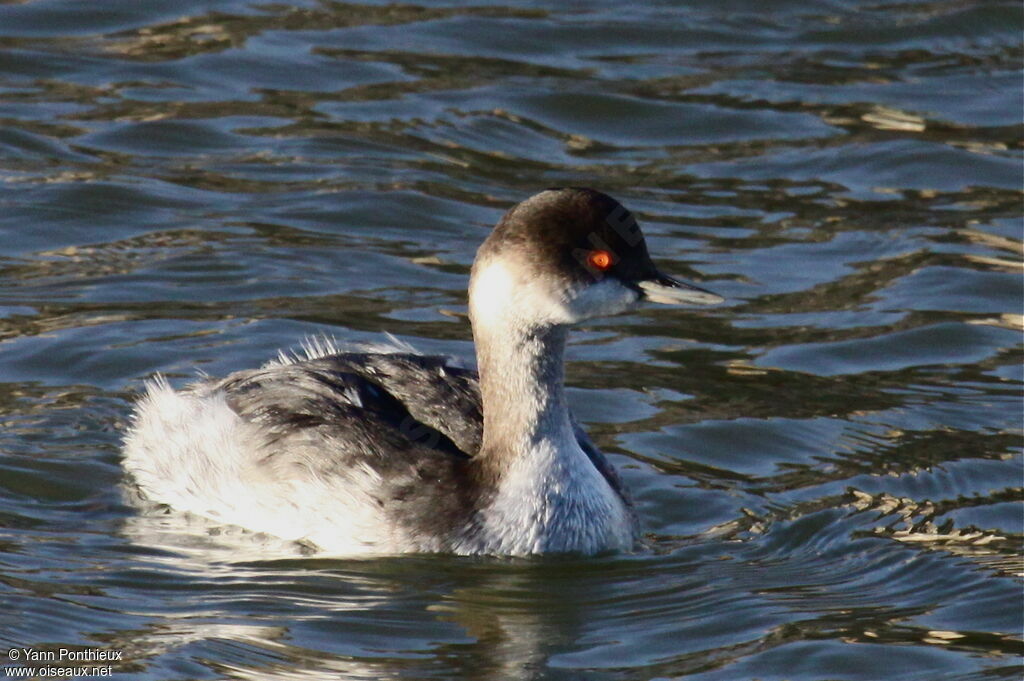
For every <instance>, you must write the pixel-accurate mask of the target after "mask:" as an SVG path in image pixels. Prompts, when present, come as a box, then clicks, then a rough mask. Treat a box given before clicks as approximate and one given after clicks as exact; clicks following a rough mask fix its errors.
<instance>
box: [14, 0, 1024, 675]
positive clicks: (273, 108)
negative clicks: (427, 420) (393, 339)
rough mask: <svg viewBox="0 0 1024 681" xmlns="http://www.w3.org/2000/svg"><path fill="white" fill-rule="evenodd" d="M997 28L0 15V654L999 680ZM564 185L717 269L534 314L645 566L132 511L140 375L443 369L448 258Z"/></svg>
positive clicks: (326, 666)
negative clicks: (287, 551)
mask: <svg viewBox="0 0 1024 681" xmlns="http://www.w3.org/2000/svg"><path fill="white" fill-rule="evenodd" d="M1021 25H1022V21H1021V10H1020V7H1019V6H1018V5H1017V4H1016V3H1010V2H969V1H966V0H942V1H934V2H916V1H912V2H903V3H881V2H878V1H877V0H874V1H857V2H855V1H853V0H829V1H824V0H819V1H816V2H789V1H786V0H778V1H775V2H771V3H760V4H755V3H745V2H735V1H726V2H718V3H697V2H688V3H674V2H662V3H646V4H643V5H636V4H628V5H626V4H623V3H620V2H615V3H613V2H607V3H570V4H563V3H557V2H533V3H517V4H515V5H508V6H506V5H502V4H500V3H496V2H489V1H488V0H481V1H480V2H479V3H476V4H465V3H456V4H453V3H448V4H444V3H428V4H424V5H383V4H379V3H372V4H360V5H350V4H344V3H338V2H326V1H324V2H312V1H311V2H296V1H293V0H289V1H287V2H280V3H270V4H258V3H247V2H242V1H240V0H233V1H224V2H198V1H191V2H189V1H184V2H175V3H158V2H138V1H137V0H104V1H103V2H102V3H82V2H74V1H73V0H64V1H63V2H61V1H57V0H35V1H26V2H5V3H3V4H0V47H2V50H0V178H2V180H3V182H2V184H0V210H2V213H0V233H2V237H3V238H2V240H0V338H2V344H0V353H2V354H0V372H2V373H0V380H2V390H0V422H2V430H0V603H2V604H3V607H2V609H0V651H4V650H7V649H8V648H12V647H13V648H16V649H19V650H20V649H29V648H31V649H33V650H35V651H44V652H46V651H57V650H59V649H60V648H62V647H63V648H68V649H72V650H75V651H119V652H120V653H122V656H123V659H122V660H121V661H117V662H114V663H112V664H111V665H110V666H111V668H112V669H111V671H112V672H113V673H114V675H115V677H117V678H124V679H185V678H188V679H221V678H232V679H239V678H250V679H265V678H283V679H306V678H308V679H322V678H338V677H343V678H357V679H358V678H365V679H395V678H399V679H426V678H436V679H451V678H458V679H463V678H466V679H472V678H476V679H504V678H508V679H519V678H522V679H533V678H536V679H593V680H620V679H622V680H624V679H650V678H687V679H700V680H711V679H722V680H732V679H751V678H758V679H764V680H767V679H778V680H782V679H789V680H814V679H843V680H846V679H851V680H852V679H870V680H876V679H877V680H882V679H884V680H891V679H913V680H920V681H935V680H950V679H957V680H967V679H971V680H979V681H980V680H982V679H984V680H991V679H1017V678H1020V675H1021V673H1022V668H1021V653H1022V650H1024V646H1022V643H1021V629H1022V613H1021V610H1022V608H1021V591H1020V582H1019V575H1020V574H1021V568H1022V565H1021V537H1022V533H1024V528H1022V522H1024V520H1022V519H1024V515H1022V512H1021V503H1020V502H1021V498H1022V491H1021V487H1022V457H1021V451H1022V448H1021V445H1022V442H1021V383H1022V380H1024V378H1022V375H1021V373H1022V372H1021V360H1022V353H1021V345H1020V341H1021V323H1022V322H1021V316H1020V315H1021V312H1022V309H1021V307H1022V283H1021V282H1022V279H1021V253H1022V251H1021V248H1022V246H1021V225H1022V222H1021V216H1022V196H1021V186H1022V163H1021V160H1022V158H1021V157H1022V153H1021V152H1022V143H1021V137H1022V136H1021V131H1022V121H1021V111H1022V88H1021V85H1022V80H1021V66H1022V63H1021V62H1022V56H1024V52H1022V49H1021V46H1020V30H1021ZM564 184H583V185H590V186H594V187H597V188H600V189H602V190H604V191H607V192H608V193H611V194H613V195H614V196H616V197H618V198H619V199H621V200H622V201H623V202H624V203H625V204H626V205H627V206H629V207H631V208H632V209H633V210H634V211H636V212H637V213H638V214H639V216H640V218H641V220H642V222H643V224H644V226H645V229H646V231H647V233H648V235H649V242H650V245H651V250H652V252H653V253H654V254H655V255H656V258H657V259H658V261H659V263H660V264H661V265H662V266H663V267H664V268H665V269H666V270H667V271H670V272H674V273H677V274H680V275H683V276H686V277H688V278H691V279H693V280H696V281H698V282H700V283H702V284H703V285H705V286H707V287H709V288H711V289H713V290H715V291H716V292H718V293H721V294H722V295H724V296H727V297H728V303H727V304H726V305H723V306H719V307H716V308H712V309H701V310H693V311H680V310H670V309H658V310H653V309H652V310H648V311H642V312H638V313H636V314H633V315H630V316H625V317H619V318H615V319H609V320H601V321H598V322H594V323H591V324H588V325H587V326H586V327H584V328H582V329H580V330H579V331H578V332H577V333H576V334H575V336H574V338H573V343H572V346H571V348H570V359H571V361H570V365H569V382H570V384H571V386H572V390H571V397H572V399H573V401H574V405H575V409H576V411H577V414H578V415H579V416H580V418H581V419H582V420H583V421H585V422H586V424H587V426H588V429H589V430H590V432H591V433H592V434H593V436H594V437H595V439H596V440H597V441H598V443H599V444H600V445H601V446H602V447H603V448H604V449H605V450H606V451H608V452H610V456H611V457H612V458H613V460H614V463H615V464H616V465H617V466H618V468H619V469H620V471H621V472H622V474H623V476H624V477H625V479H626V481H627V482H628V484H629V486H630V488H631V489H632V491H633V494H634V496H635V498H636V500H637V504H638V507H639V510H640V513H641V515H642V517H643V519H644V524H645V530H646V532H647V543H648V544H649V546H648V548H647V549H645V550H643V551H640V552H638V553H637V554H635V555H626V556H607V557H600V558H596V559H587V560H582V559H576V558H557V559H543V560H541V559H537V560H498V559H457V558H451V557H445V556H418V557H404V558H393V559H381V560H358V561H356V560H352V561H347V560H334V559H330V560H328V559H325V558H321V557H317V556H306V557H303V556H295V557H292V558H288V559H278V558H273V555H274V554H273V553H272V551H271V549H272V548H273V547H272V544H273V541H272V539H270V538H266V537H251V536H237V533H233V532H229V531H225V532H220V533H218V532H216V531H212V530H211V529H210V528H208V527H205V526H202V525H201V524H198V523H195V522H190V521H188V519H183V518H181V517H178V516H175V515H173V514H170V515H160V514H152V513H151V514H145V513H140V512H139V511H138V510H136V508H135V507H133V506H132V505H131V504H130V503H129V502H128V501H127V500H126V497H125V494H124V488H123V482H124V480H123V475H122V473H121V471H120V467H119V453H118V451H119V441H120V437H121V432H122V430H123V428H124V426H125V423H126V420H127V418H128V414H129V413H130V405H131V402H132V399H133V396H134V395H135V394H136V393H137V391H138V390H139V388H140V387H141V385H142V381H143V380H144V379H145V378H146V377H148V376H151V375H152V374H153V373H154V372H163V373H166V374H167V375H169V376H170V378H171V380H172V381H173V382H175V383H178V384H180V383H184V382H187V381H188V380H189V379H190V378H193V377H194V376H195V375H196V371H197V370H202V371H206V372H208V373H210V374H212V375H222V374H224V373H226V372H228V371H231V370H234V369H239V368H243V367H250V366H254V365H256V364H259V363H261V362H262V361H264V360H265V359H266V358H268V357H271V356H273V355H274V354H275V353H276V351H277V349H278V348H281V347H288V346H295V345H297V344H298V343H299V342H300V341H301V340H302V338H303V337H304V336H307V335H313V334H320V333H325V334H328V335H333V336H336V337H338V338H339V339H342V340H350V341H366V340H373V339H376V338H379V334H380V333H381V332H382V331H384V330H388V331H390V332H392V333H394V334H396V335H397V336H398V337H399V338H401V339H403V340H406V341H410V342H412V343H414V344H416V345H417V346H419V347H420V348H421V349H423V350H424V351H429V352H445V353H451V354H454V355H457V356H460V357H464V358H465V357H470V356H471V353H472V346H471V344H470V335H469V327H468V325H467V323H466V321H465V319H464V317H463V316H462V314H463V313H464V312H465V293H464V287H465V283H466V275H467V273H468V266H469V264H470V262H471V260H472V256H473V252H474V249H475V247H476V245H477V244H478V243H479V241H480V240H481V239H482V238H483V237H484V236H485V235H486V233H487V230H488V228H489V226H490V225H491V224H493V222H494V221H495V220H496V219H497V217H498V216H499V215H500V214H501V212H502V211H503V210H504V209H505V208H507V207H508V206H509V205H511V204H512V203H514V202H516V201H519V200H521V199H523V198H525V197H526V196H528V195H530V194H532V193H534V192H535V191H537V190H538V189H541V188H544V187H547V186H553V185H564ZM246 547H247V548H246ZM4 664H5V665H6V666H7V668H8V669H26V668H28V667H33V665H28V667H26V663H25V661H24V660H20V661H15V660H12V659H8V660H4ZM19 665H20V666H19ZM36 666H38V663H36ZM33 668H34V667H33Z"/></svg>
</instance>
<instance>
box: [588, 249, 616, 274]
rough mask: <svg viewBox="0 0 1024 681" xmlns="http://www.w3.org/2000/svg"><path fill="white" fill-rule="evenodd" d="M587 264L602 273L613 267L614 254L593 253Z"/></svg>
mask: <svg viewBox="0 0 1024 681" xmlns="http://www.w3.org/2000/svg"><path fill="white" fill-rule="evenodd" d="M587 262H588V263H590V266H591V267H593V268H594V269H595V270H601V271H602V272H603V271H605V270H606V269H608V268H609V267H611V266H612V254H611V253H609V252H608V251H591V252H590V254H589V255H587Z"/></svg>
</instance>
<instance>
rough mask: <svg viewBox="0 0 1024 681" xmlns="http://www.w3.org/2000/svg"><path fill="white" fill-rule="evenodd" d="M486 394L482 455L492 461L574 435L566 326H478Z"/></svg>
mask: <svg viewBox="0 0 1024 681" xmlns="http://www.w3.org/2000/svg"><path fill="white" fill-rule="evenodd" d="M473 335H474V338H475V341H476V350H477V361H478V364H479V369H480V391H481V395H482V398H483V412H484V433H483V446H482V448H481V456H482V457H483V458H485V459H487V460H488V463H489V464H497V465H498V467H499V468H500V467H501V464H500V463H499V460H502V461H506V462H507V460H508V459H509V458H515V457H518V456H523V455H529V453H530V452H531V451H533V450H534V449H535V448H536V447H537V446H538V445H540V444H541V443H542V442H543V441H544V440H556V439H560V438H565V437H570V436H571V434H572V425H571V422H570V419H569V408H568V404H567V402H566V399H565V386H564V375H565V374H564V355H565V341H566V336H567V335H568V333H567V329H566V327H564V326H529V327H525V326H520V325H518V324H515V323H511V324H508V325H506V326H505V327H504V328H477V327H476V326H474V330H473Z"/></svg>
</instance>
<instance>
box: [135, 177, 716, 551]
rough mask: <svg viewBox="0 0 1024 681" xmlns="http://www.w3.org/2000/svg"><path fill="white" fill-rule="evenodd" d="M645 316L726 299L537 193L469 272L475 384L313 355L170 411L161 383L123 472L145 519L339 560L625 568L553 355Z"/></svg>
mask: <svg viewBox="0 0 1024 681" xmlns="http://www.w3.org/2000/svg"><path fill="white" fill-rule="evenodd" d="M643 301H650V302H655V303H667V304H675V303H690V304H711V303H717V302H721V298H720V297H718V296H717V295H715V294H713V293H710V292H708V291H704V290H702V289H700V288H697V287H695V286H692V285H690V284H685V283H682V282H679V281H676V280H674V279H671V278H669V277H667V276H665V275H664V274H662V273H661V272H659V271H658V270H657V269H656V268H655V266H654V263H652V262H651V259H650V257H649V255H648V253H647V246H646V244H645V242H644V238H643V235H642V234H641V232H640V228H639V227H638V226H637V224H636V220H635V219H634V218H633V216H632V215H631V214H630V213H629V212H628V211H627V210H626V209H625V208H623V207H622V206H621V205H620V204H619V203H618V202H617V201H615V200H614V199H612V198H611V197H608V196H606V195H604V194H601V193H599V192H596V191H593V190H590V189H578V188H569V189H552V190H548V191H544V192H541V193H540V194H537V195H536V196H533V197H532V198H530V199H528V200H526V201H523V202H522V203H520V204H518V205H517V206H515V207H513V208H512V209H511V210H509V211H508V212H507V213H506V214H505V215H504V216H503V217H502V218H501V220H500V221H499V222H498V224H497V226H496V227H495V228H494V231H493V232H492V233H491V235H490V236H489V237H488V238H487V239H486V241H484V243H483V245H482V246H481V247H480V249H479V251H478V252H477V256H476V260H475V261H474V263H473V268H472V274H471V277H470V285H469V312H470V319H471V322H472V325H473V336H474V339H475V342H476V353H477V362H478V366H479V370H480V373H479V377H478V376H477V374H476V373H475V372H473V371H469V370H466V369H461V368H457V367H452V366H449V365H448V364H446V362H445V360H444V358H440V357H424V356H421V355H417V354H414V353H410V352H392V353H381V352H362V353H343V352H339V351H338V350H337V349H336V348H335V347H333V345H331V344H329V343H322V344H314V346H313V347H309V348H307V352H306V356H305V357H303V358H301V359H300V358H289V357H285V356H282V357H281V358H280V359H278V360H276V361H273V362H271V363H269V364H267V365H265V366H263V367H262V368H259V369H254V370H248V371H240V372H237V373H234V374H231V375H230V376H228V377H227V378H225V379H223V380H219V381H217V380H205V381H202V382H199V383H197V384H194V385H192V386H190V387H188V388H186V389H184V390H182V391H179V392H175V391H174V390H172V389H171V388H170V387H169V386H168V385H167V383H166V382H165V381H164V380H162V379H160V378H157V379H156V380H154V381H152V382H150V383H149V385H148V391H147V394H146V395H145V396H144V397H143V398H142V399H141V400H140V401H139V403H138V405H137V408H136V412H135V415H134V419H133V423H132V426H131V429H130V430H129V432H128V434H127V436H126V439H125V448H124V462H125V463H124V465H125V468H126V469H127V470H128V471H129V472H130V473H131V474H132V476H133V477H134V480H135V482H136V483H137V484H138V486H139V488H140V489H141V491H142V493H143V494H144V496H146V497H148V498H150V499H152V500H153V501H157V502H161V503H165V504H168V505H170V506H171V507H173V508H175V509H178V510H180V511H186V512H190V513H194V514H198V515H201V516H205V517H207V518H209V519H212V520H214V521H216V522H219V523H225V524H231V525H238V526H242V527H245V528H248V529H251V530H254V531H259V532H265V533H269V534H272V535H276V536H279V537H281V538H284V539H294V540H301V541H302V542H304V543H306V544H312V545H314V546H315V547H317V548H318V549H320V550H322V551H324V552H326V553H330V554H334V555H356V554H397V553H409V552H450V553H457V554H507V555H526V554H536V553H553V552H579V553H584V554H593V553H597V552H600V551H606V550H616V549H620V550H628V549H630V548H632V547H633V546H634V543H635V541H636V536H637V529H636V519H635V517H634V513H633V511H632V507H631V504H630V503H629V501H628V499H627V497H626V495H625V493H624V490H623V488H622V485H621V484H620V482H619V479H618V476H617V475H616V473H615V471H614V469H613V468H612V466H611V465H610V464H609V463H608V461H607V460H606V459H605V457H604V456H603V455H602V454H601V453H600V452H599V451H598V450H597V448H596V447H595V446H594V445H593V443H592V442H591V441H590V439H589V438H588V437H587V436H586V434H585V433H584V432H583V431H582V429H581V428H580V427H579V426H578V425H577V424H576V422H575V421H574V420H573V418H572V416H571V415H570V413H569V409H568V405H567V403H566V397H565V389H564V386H563V382H564V381H563V355H564V352H565V342H566V334H567V330H568V327H569V326H570V325H572V324H575V323H577V322H579V321H582V320H585V319H590V318H593V317H601V316H606V315H612V314H617V313H620V312H624V311H627V310H630V309H633V308H634V307H636V306H637V305H638V304H639V303H640V302H643Z"/></svg>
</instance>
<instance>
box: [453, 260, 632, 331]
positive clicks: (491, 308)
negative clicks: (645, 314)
mask: <svg viewBox="0 0 1024 681" xmlns="http://www.w3.org/2000/svg"><path fill="white" fill-rule="evenodd" d="M639 299H640V294H639V293H637V292H636V291H634V290H633V289H631V288H628V287H627V286H624V285H623V284H622V283H620V282H619V281H618V280H616V279H614V278H612V277H605V278H604V279H602V280H601V281H598V282H596V283H592V284H584V285H580V286H576V287H566V288H564V289H562V291H561V292H558V291H557V290H553V287H551V286H546V285H545V283H544V282H542V281H541V280H539V279H537V278H528V277H525V276H516V274H515V273H513V272H512V271H511V270H510V269H509V267H508V266H507V265H506V264H505V263H502V262H491V263H489V264H488V265H486V266H485V267H483V268H481V269H480V270H479V271H478V272H476V273H475V275H474V277H473V283H472V287H471V289H470V308H471V311H472V313H473V319H474V323H476V324H480V325H482V326H483V327H485V328H488V327H490V328H499V327H502V326H505V325H506V324H508V323H509V321H510V320H521V321H530V322H543V323H548V324H575V323H577V322H580V321H583V320H584V319H590V318H591V317H606V316H609V315H614V314H619V313H620V312H625V311H626V310H629V309H631V308H633V307H634V306H636V304H637V302H638V301H639Z"/></svg>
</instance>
